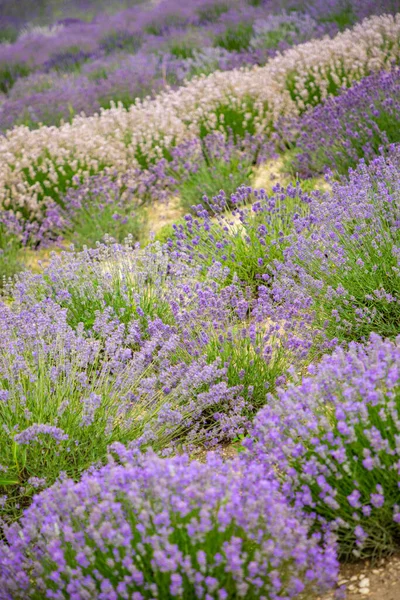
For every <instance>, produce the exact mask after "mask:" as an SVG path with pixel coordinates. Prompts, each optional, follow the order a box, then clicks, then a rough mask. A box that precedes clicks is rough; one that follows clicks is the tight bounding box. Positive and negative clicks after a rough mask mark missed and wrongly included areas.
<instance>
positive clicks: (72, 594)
mask: <svg viewBox="0 0 400 600" xmlns="http://www.w3.org/2000/svg"><path fill="white" fill-rule="evenodd" d="M113 451H114V453H116V454H117V460H115V459H111V458H110V462H109V464H108V466H106V467H104V468H103V469H102V470H100V471H97V472H93V473H91V474H90V473H88V474H86V475H84V476H83V478H82V480H81V481H80V482H79V483H77V484H75V483H73V482H72V481H71V480H64V481H61V482H59V483H57V484H56V485H55V486H53V487H52V488H50V489H49V490H47V491H46V492H43V493H42V494H41V495H38V496H37V497H36V498H35V500H34V502H33V504H32V506H31V507H30V508H29V509H28V510H27V511H26V512H25V515H24V517H23V519H22V521H21V524H20V525H14V526H13V527H11V528H9V529H7V530H6V542H0V563H1V565H2V569H1V572H0V598H1V599H2V600H11V599H13V600H15V599H17V598H32V599H34V598H41V597H43V596H44V595H45V596H46V597H47V598H60V599H61V598H71V599H74V598H76V599H77V600H78V599H83V598H86V599H90V598H99V599H104V600H105V599H107V600H111V599H115V600H116V599H117V598H128V597H129V598H134V599H135V600H144V599H145V598H148V599H150V598H163V599H165V600H167V599H172V598H181V599H187V600H189V599H192V598H204V599H207V600H211V599H215V600H228V599H232V600H233V599H234V598H249V599H253V598H254V599H255V598H260V599H261V598H269V599H271V600H278V599H279V600H283V599H287V600H288V599H289V598H294V597H298V594H299V593H303V592H304V593H306V594H312V593H313V592H321V591H323V590H326V589H329V587H330V586H331V585H333V583H334V582H335V579H336V576H337V570H338V565H337V560H336V555H335V546H334V543H333V539H332V536H331V535H329V534H322V535H321V534H317V533H315V534H313V535H311V536H310V535H309V532H308V521H307V518H305V517H304V515H303V514H302V513H301V512H300V511H298V510H296V509H294V508H292V507H291V506H290V505H289V504H288V503H287V501H286V499H285V497H284V496H283V495H282V493H281V492H280V490H279V484H278V483H277V482H276V481H275V480H274V477H273V476H272V474H271V473H270V472H268V470H266V469H265V467H263V466H262V465H261V464H257V463H255V462H254V463H252V464H247V463H244V462H241V461H240V460H238V459H236V460H234V461H229V462H227V463H224V462H223V461H222V460H221V459H220V458H218V457H216V456H212V455H209V456H208V458H207V462H206V464H200V463H198V462H190V461H189V460H188V459H187V457H176V458H171V459H166V460H161V459H159V458H157V457H156V456H154V455H151V454H150V455H144V456H143V455H142V456H141V455H135V453H130V452H129V451H128V452H127V451H126V450H125V449H124V448H123V447H120V446H116V447H115V448H114V449H113ZM120 462H122V463H123V464H120Z"/></svg>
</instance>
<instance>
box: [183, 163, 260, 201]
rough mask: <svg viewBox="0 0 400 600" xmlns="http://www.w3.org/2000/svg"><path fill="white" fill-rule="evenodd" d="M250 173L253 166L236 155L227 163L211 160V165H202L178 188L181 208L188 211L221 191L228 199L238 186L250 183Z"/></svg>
mask: <svg viewBox="0 0 400 600" xmlns="http://www.w3.org/2000/svg"><path fill="white" fill-rule="evenodd" d="M252 172H253V164H252V163H251V162H250V161H249V162H246V161H245V160H243V161H242V160H241V157H240V156H237V155H236V156H235V155H234V156H232V157H231V160H230V161H229V162H226V161H225V160H224V159H220V160H213V161H212V162H211V164H207V163H203V164H201V166H200V168H199V169H198V170H197V171H196V172H194V173H190V175H189V176H188V178H187V179H185V180H184V181H183V183H182V184H181V185H180V186H179V196H180V199H181V203H182V206H183V207H184V208H185V209H187V210H190V209H191V207H192V206H193V205H197V204H201V203H202V202H203V200H202V199H203V196H204V195H206V196H207V197H208V198H210V199H211V198H212V197H213V196H217V194H218V193H219V192H220V191H221V190H224V192H225V193H226V195H227V197H228V198H229V197H230V195H231V194H233V192H234V191H235V190H236V189H237V188H238V187H239V186H240V185H246V184H247V185H248V184H249V183H250V178H251V175H252Z"/></svg>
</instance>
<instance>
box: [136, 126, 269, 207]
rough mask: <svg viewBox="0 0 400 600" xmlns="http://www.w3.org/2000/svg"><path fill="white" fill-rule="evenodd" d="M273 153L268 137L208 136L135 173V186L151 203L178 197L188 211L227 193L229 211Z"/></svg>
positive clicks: (176, 149)
mask: <svg viewBox="0 0 400 600" xmlns="http://www.w3.org/2000/svg"><path fill="white" fill-rule="evenodd" d="M271 152H272V146H271V144H269V143H267V141H266V139H265V136H256V135H254V136H253V135H249V134H246V135H245V136H244V137H243V138H241V139H235V138H234V136H233V135H232V134H231V135H229V136H228V137H227V136H225V135H223V134H220V133H213V134H208V135H206V136H205V137H204V138H202V139H200V138H194V139H193V140H190V141H188V142H186V143H183V144H180V145H179V146H175V147H174V148H171V150H170V153H169V156H168V159H167V158H163V159H161V160H160V161H158V162H156V163H155V164H150V165H148V168H147V169H144V170H143V171H138V172H137V173H135V178H134V179H135V183H134V184H133V185H134V186H135V191H136V192H137V194H138V196H139V197H141V198H144V199H149V200H151V201H154V200H161V201H166V200H169V199H170V198H171V197H173V196H174V195H177V194H178V195H179V197H180V200H181V203H182V204H183V206H184V207H185V208H192V207H193V205H197V204H198V203H199V201H200V200H201V199H202V197H203V196H204V195H207V196H208V197H209V198H210V199H211V198H213V197H214V196H216V195H217V194H218V193H219V192H220V191H221V190H223V191H224V193H225V195H226V197H227V199H228V201H227V202H226V203H225V205H224V206H223V207H220V208H222V209H228V208H230V207H231V206H232V205H230V204H229V197H230V196H231V193H233V192H235V191H236V189H237V188H239V186H240V185H243V184H248V183H249V181H250V178H251V176H252V174H253V168H254V167H255V166H256V165H258V164H260V163H263V162H265V160H266V157H267V155H269V154H270V153H271ZM206 206H208V204H206Z"/></svg>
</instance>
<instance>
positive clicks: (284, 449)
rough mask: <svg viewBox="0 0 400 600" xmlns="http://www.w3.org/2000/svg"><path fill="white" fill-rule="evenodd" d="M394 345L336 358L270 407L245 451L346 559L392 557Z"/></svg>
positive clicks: (397, 515)
mask: <svg viewBox="0 0 400 600" xmlns="http://www.w3.org/2000/svg"><path fill="white" fill-rule="evenodd" d="M399 344H400V338H396V340H395V341H393V342H390V341H387V340H384V339H382V338H381V337H380V336H378V335H376V334H371V337H370V339H369V342H368V343H367V344H366V345H365V346H363V345H361V344H357V343H355V342H351V343H350V345H349V348H348V350H344V349H341V348H338V349H336V350H335V352H334V353H333V354H332V356H326V357H324V358H323V360H322V361H321V363H320V364H318V365H316V366H313V367H310V368H309V372H310V375H309V376H308V377H305V378H303V380H302V381H301V382H300V383H299V384H298V385H292V386H289V387H288V389H286V390H280V391H279V393H278V394H277V396H276V397H274V398H272V397H270V399H269V402H268V405H267V407H266V408H264V409H263V410H262V411H261V412H260V413H259V414H258V416H257V418H256V421H255V424H254V428H253V431H252V434H253V435H254V437H255V440H254V441H251V442H248V441H247V442H246V444H247V446H248V447H250V448H251V450H252V452H253V453H254V454H255V455H256V456H257V457H259V458H260V459H262V460H263V461H266V462H267V463H268V464H270V465H275V466H276V468H277V470H278V472H279V473H281V474H282V477H283V484H282V485H283V489H284V491H285V494H286V495H287V497H288V498H291V499H292V502H293V503H294V505H295V506H296V507H297V508H299V509H300V508H302V509H305V510H307V511H309V512H310V514H311V515H313V516H314V517H315V518H317V517H318V516H319V517H322V518H323V519H324V520H326V521H329V522H333V523H335V526H336V533H337V535H338V538H339V544H340V553H341V555H342V557H343V558H346V557H349V556H351V555H356V556H360V555H363V556H365V555H379V554H383V553H388V552H389V553H390V552H394V551H395V550H397V549H398V547H399V541H400V507H399V504H398V498H399V464H400V462H399V443H398V440H399V435H398V432H399V427H400V420H399V418H400V402H399V398H400V396H399V386H400V379H399V366H400V346H399Z"/></svg>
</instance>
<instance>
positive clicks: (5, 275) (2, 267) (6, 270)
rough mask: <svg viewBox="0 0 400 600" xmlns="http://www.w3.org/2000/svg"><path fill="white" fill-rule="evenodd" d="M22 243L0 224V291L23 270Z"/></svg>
mask: <svg viewBox="0 0 400 600" xmlns="http://www.w3.org/2000/svg"><path fill="white" fill-rule="evenodd" d="M20 249H21V243H20V241H19V240H18V239H17V237H16V236H15V235H13V234H10V233H9V232H8V231H7V229H6V226H5V225H3V224H2V223H0V290H1V288H2V286H3V283H4V281H6V280H8V279H9V278H10V277H13V276H14V275H16V274H17V273H18V272H19V271H21V269H22V268H23V264H22V259H21V252H20Z"/></svg>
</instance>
